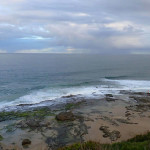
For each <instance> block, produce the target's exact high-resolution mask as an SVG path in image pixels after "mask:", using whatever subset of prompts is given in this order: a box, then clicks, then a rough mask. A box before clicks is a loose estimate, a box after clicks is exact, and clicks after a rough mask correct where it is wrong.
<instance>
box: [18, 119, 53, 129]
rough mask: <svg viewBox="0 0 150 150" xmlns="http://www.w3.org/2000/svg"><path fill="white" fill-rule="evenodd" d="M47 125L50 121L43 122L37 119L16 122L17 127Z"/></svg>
mask: <svg viewBox="0 0 150 150" xmlns="http://www.w3.org/2000/svg"><path fill="white" fill-rule="evenodd" d="M49 126H50V122H45V121H44V120H37V119H29V120H22V121H20V122H18V123H17V124H16V127H17V128H31V129H36V128H42V127H49Z"/></svg>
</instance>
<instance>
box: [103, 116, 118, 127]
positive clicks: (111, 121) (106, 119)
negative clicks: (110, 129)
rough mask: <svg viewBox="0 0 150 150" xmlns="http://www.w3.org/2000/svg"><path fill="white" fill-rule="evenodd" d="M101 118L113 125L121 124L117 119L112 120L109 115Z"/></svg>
mask: <svg viewBox="0 0 150 150" xmlns="http://www.w3.org/2000/svg"><path fill="white" fill-rule="evenodd" d="M101 119H102V120H104V121H108V122H109V123H111V125H115V126H119V124H118V123H117V122H116V121H114V120H112V119H111V118H109V117H107V116H102V118H101Z"/></svg>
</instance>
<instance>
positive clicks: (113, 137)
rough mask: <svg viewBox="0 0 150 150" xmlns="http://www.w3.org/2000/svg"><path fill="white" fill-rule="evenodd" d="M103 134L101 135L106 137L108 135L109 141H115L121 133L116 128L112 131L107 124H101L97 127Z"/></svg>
mask: <svg viewBox="0 0 150 150" xmlns="http://www.w3.org/2000/svg"><path fill="white" fill-rule="evenodd" d="M99 129H100V130H101V131H102V132H103V133H104V134H103V137H104V138H107V137H109V138H110V140H111V141H116V140H117V139H118V138H120V137H121V134H120V132H119V131H117V130H113V131H112V132H111V131H110V130H109V127H107V126H101V127H100V128H99Z"/></svg>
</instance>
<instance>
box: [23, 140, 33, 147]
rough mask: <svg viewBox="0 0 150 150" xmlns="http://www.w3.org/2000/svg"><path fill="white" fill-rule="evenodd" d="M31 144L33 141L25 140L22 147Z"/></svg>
mask: <svg viewBox="0 0 150 150" xmlns="http://www.w3.org/2000/svg"><path fill="white" fill-rule="evenodd" d="M30 144H31V141H30V140H29V139H24V140H23V141H22V146H28V145H30Z"/></svg>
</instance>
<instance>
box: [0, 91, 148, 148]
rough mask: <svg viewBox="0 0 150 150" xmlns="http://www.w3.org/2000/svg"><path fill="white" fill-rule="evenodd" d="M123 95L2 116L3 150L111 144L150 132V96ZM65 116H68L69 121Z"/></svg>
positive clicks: (84, 100)
mask: <svg viewBox="0 0 150 150" xmlns="http://www.w3.org/2000/svg"><path fill="white" fill-rule="evenodd" d="M121 93H122V94H124V95H122V96H117V95H112V94H106V95H105V98H99V99H84V98H81V99H78V98H76V97H75V96H74V95H70V96H69V95H68V96H67V97H65V98H66V99H70V100H69V101H67V100H66V103H64V104H59V105H55V106H50V107H49V106H43V107H42V106H41V107H37V108H32V109H29V110H24V111H23V112H21V111H18V112H14V113H12V112H10V113H9V112H5V113H4V112H3V113H2V112H0V118H1V120H0V129H1V130H0V135H1V136H2V137H3V139H2V140H1V142H0V143H1V147H3V149H17V150H21V149H22V150H23V149H32V150H34V149H35V150H38V149H39V150H48V149H50V148H51V149H52V150H53V149H54V150H55V149H57V148H59V147H63V146H66V145H70V144H74V143H77V142H86V141H89V140H92V141H96V142H100V143H102V144H104V143H110V144H111V143H115V142H120V141H125V140H128V139H130V138H133V137H134V136H136V135H137V134H144V133H146V132H147V131H150V127H149V124H150V115H149V111H150V109H149V108H150V95H147V93H144V92H131V91H121ZM127 97H129V99H127ZM62 112H64V113H68V114H67V116H70V118H67V117H66V115H65V114H61V113H62ZM58 115H60V116H59V117H58ZM58 118H60V120H59V119H58ZM14 137H15V138H14ZM24 139H29V140H30V141H31V144H29V145H27V147H24V146H23V145H22V141H23V140H24ZM39 145H40V146H39Z"/></svg>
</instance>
